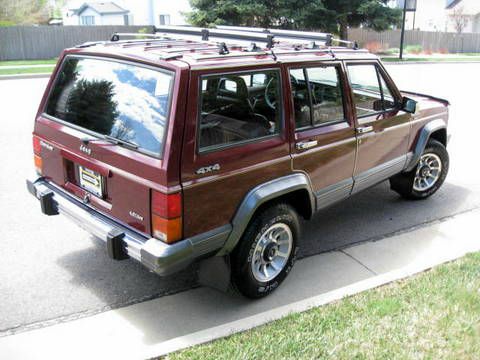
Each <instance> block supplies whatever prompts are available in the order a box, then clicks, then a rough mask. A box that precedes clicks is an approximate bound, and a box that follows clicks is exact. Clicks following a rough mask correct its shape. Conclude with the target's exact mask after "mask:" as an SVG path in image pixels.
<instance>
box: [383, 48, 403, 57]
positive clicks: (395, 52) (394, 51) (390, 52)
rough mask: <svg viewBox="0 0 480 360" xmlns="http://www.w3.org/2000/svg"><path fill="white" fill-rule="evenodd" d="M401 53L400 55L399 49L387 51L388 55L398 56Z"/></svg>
mask: <svg viewBox="0 0 480 360" xmlns="http://www.w3.org/2000/svg"><path fill="white" fill-rule="evenodd" d="M399 53H400V49H399V48H390V49H387V50H385V54H386V55H396V54H399Z"/></svg>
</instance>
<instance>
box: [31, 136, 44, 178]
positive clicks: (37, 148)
mask: <svg viewBox="0 0 480 360" xmlns="http://www.w3.org/2000/svg"><path fill="white" fill-rule="evenodd" d="M41 150H42V147H41V145H40V138H38V137H37V136H35V135H34V136H33V162H34V164H35V171H36V172H37V174H38V175H42V168H43V161H42V157H41V156H40V152H41Z"/></svg>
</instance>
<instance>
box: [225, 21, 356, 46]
mask: <svg viewBox="0 0 480 360" xmlns="http://www.w3.org/2000/svg"><path fill="white" fill-rule="evenodd" d="M216 28H217V29H221V30H230V31H232V30H233V31H241V32H248V33H255V34H259V33H261V34H271V35H273V36H275V40H282V39H286V40H298V41H311V43H310V46H312V45H313V46H315V45H318V44H317V43H316V41H320V42H323V43H324V45H325V46H332V45H333V43H337V44H339V45H343V46H345V47H347V48H352V49H355V50H356V49H358V44H357V42H356V41H348V40H341V39H336V38H334V37H333V35H332V34H330V33H321V32H312V31H297V30H282V29H267V28H259V27H243V26H229V25H217V26H216Z"/></svg>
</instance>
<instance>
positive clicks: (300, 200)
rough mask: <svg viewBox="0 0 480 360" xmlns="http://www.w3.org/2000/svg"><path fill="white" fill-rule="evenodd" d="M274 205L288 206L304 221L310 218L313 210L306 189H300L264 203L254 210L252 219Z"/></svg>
mask: <svg viewBox="0 0 480 360" xmlns="http://www.w3.org/2000/svg"><path fill="white" fill-rule="evenodd" d="M276 203H286V204H289V205H290V206H292V207H293V208H294V209H295V211H296V212H297V213H298V214H299V215H300V216H302V217H303V218H304V219H305V220H308V219H310V218H311V217H312V214H313V209H312V205H311V202H310V194H309V193H308V191H307V190H306V189H300V190H295V191H292V192H289V193H287V194H284V195H281V196H279V197H276V198H274V199H271V200H269V201H266V202H264V203H263V204H262V205H260V206H259V207H258V208H257V209H256V210H255V212H254V214H253V216H252V218H253V217H254V216H255V215H256V214H257V213H259V212H260V211H263V209H265V208H267V207H270V206H271V205H272V204H276Z"/></svg>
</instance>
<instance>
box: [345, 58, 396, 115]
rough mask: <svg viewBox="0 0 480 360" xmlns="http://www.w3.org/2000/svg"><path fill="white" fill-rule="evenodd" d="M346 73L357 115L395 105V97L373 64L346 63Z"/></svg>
mask: <svg viewBox="0 0 480 360" xmlns="http://www.w3.org/2000/svg"><path fill="white" fill-rule="evenodd" d="M348 74H349V77H350V84H351V87H352V91H353V99H354V102H355V107H356V109H357V116H358V117H361V116H368V115H371V114H376V113H378V112H379V111H385V110H389V109H392V108H394V107H395V99H394V98H393V96H392V93H391V92H390V89H389V88H388V86H387V85H386V83H385V80H384V79H383V76H382V74H381V73H380V72H379V71H378V69H377V67H376V66H375V65H373V64H371V65H348Z"/></svg>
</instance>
